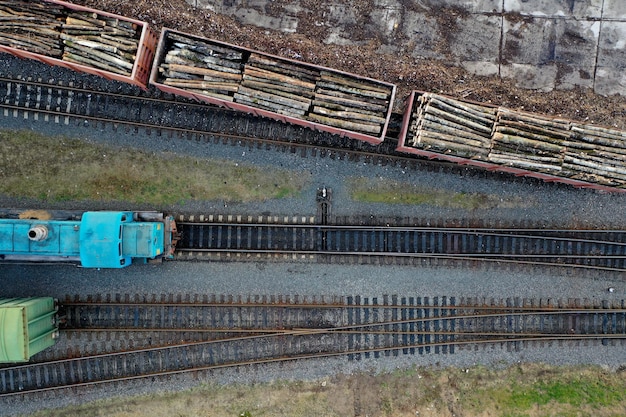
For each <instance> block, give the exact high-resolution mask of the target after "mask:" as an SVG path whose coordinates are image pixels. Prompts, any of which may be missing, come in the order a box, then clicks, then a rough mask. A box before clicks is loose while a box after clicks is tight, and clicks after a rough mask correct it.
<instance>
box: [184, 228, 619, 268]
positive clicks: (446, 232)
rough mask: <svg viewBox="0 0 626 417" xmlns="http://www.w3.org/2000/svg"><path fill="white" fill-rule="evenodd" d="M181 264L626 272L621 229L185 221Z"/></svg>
mask: <svg viewBox="0 0 626 417" xmlns="http://www.w3.org/2000/svg"><path fill="white" fill-rule="evenodd" d="M178 230H179V231H180V232H181V235H182V239H181V240H180V242H179V244H178V247H177V251H178V255H177V256H178V257H179V259H181V258H183V259H188V258H195V259H202V258H203V256H205V255H206V254H214V253H232V254H242V255H255V254H257V255H258V254H268V253H269V254H272V253H273V254H289V255H300V256H326V255H345V256H391V257H415V258H441V259H460V260H479V261H490V262H507V263H518V264H519V263H522V264H528V263H532V264H541V265H568V266H575V267H581V268H595V269H606V270H617V271H623V270H626V233H625V232H624V231H620V230H558V229H513V228H511V229H496V228H442V227H403V226H355V225H353V226H345V225H318V224H253V223H204V222H184V221H182V222H178Z"/></svg>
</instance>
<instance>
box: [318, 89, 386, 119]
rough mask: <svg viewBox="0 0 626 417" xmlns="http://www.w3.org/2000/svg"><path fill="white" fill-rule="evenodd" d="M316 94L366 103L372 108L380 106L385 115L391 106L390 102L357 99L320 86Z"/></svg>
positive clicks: (368, 98) (364, 98) (369, 98)
mask: <svg viewBox="0 0 626 417" xmlns="http://www.w3.org/2000/svg"><path fill="white" fill-rule="evenodd" d="M315 94H322V95H325V96H329V97H335V98H337V99H346V100H352V101H355V102H359V103H365V104H368V105H371V106H380V108H381V109H384V110H381V111H384V112H385V113H386V112H387V108H388V106H389V100H383V99H377V98H373V97H355V96H354V94H350V93H342V92H340V91H337V90H327V89H325V88H321V87H320V86H317V87H316V88H315Z"/></svg>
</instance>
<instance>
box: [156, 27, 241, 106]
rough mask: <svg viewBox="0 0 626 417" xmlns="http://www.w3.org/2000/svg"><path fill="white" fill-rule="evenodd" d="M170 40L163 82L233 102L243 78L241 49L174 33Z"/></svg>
mask: <svg viewBox="0 0 626 417" xmlns="http://www.w3.org/2000/svg"><path fill="white" fill-rule="evenodd" d="M167 39H168V40H169V41H171V42H172V47H171V48H170V49H169V50H168V51H167V54H166V55H165V59H164V61H163V62H162V63H161V65H160V66H159V73H160V74H161V76H162V77H163V78H164V79H163V80H162V81H161V82H162V83H163V84H165V85H169V86H172V87H177V88H183V89H185V90H189V91H193V92H196V93H199V94H204V95H207V96H210V97H215V98H218V99H220V100H224V101H233V97H234V94H235V93H236V92H237V90H238V89H239V85H240V83H241V80H242V65H243V64H242V61H243V55H242V53H241V52H239V51H236V50H234V49H232V48H226V47H222V46H217V45H209V44H206V43H204V42H199V41H197V40H195V39H193V38H189V37H186V36H181V35H178V34H175V33H171V32H169V33H168V34H167Z"/></svg>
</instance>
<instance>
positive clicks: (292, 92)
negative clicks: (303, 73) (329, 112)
mask: <svg viewBox="0 0 626 417" xmlns="http://www.w3.org/2000/svg"><path fill="white" fill-rule="evenodd" d="M241 85H243V86H246V87H250V88H254V89H257V90H263V91H269V92H272V91H273V92H275V94H278V95H284V96H285V97H290V98H293V99H294V100H298V99H300V100H301V101H305V100H306V101H308V102H310V101H311V98H312V97H313V92H312V91H310V90H304V89H302V88H301V87H294V86H289V85H285V84H276V83H269V82H266V80H265V79H263V78H257V77H250V76H246V75H244V77H243V81H242V82H241Z"/></svg>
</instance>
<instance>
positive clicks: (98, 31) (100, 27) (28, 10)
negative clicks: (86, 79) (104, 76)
mask: <svg viewBox="0 0 626 417" xmlns="http://www.w3.org/2000/svg"><path fill="white" fill-rule="evenodd" d="M139 37H140V33H139V31H138V28H137V27H136V26H135V25H134V24H133V23H131V22H128V21H124V20H120V19H114V18H110V17H107V16H102V15H99V14H97V13H89V12H82V11H74V10H72V9H69V8H66V7H63V6H61V5H57V4H52V3H38V2H28V1H12V0H8V1H7V0H0V43H1V44H3V45H7V46H10V47H13V48H18V49H23V50H26V51H29V52H33V53H36V54H40V55H45V56H49V57H52V58H59V59H63V60H65V61H68V62H74V63H78V64H82V65H87V66H90V67H93V68H97V69H101V70H104V71H109V72H113V73H116V74H121V75H127V76H130V75H131V74H132V70H133V66H134V62H135V59H136V54H137V50H138V47H139Z"/></svg>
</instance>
